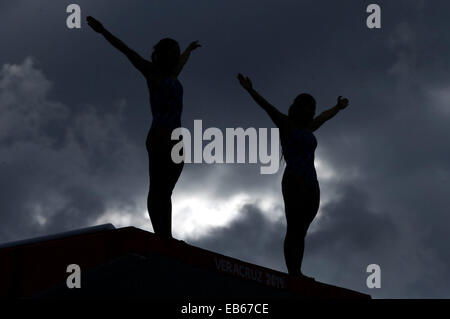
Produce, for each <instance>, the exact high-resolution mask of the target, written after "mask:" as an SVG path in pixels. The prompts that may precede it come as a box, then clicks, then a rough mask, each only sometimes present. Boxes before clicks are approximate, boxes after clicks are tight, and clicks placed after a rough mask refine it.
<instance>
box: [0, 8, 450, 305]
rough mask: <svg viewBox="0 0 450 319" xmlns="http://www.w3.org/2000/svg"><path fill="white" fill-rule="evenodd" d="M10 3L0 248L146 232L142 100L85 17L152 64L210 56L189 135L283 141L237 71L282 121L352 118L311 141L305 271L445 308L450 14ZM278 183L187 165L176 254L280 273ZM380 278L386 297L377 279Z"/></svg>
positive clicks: (187, 92)
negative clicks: (75, 21)
mask: <svg viewBox="0 0 450 319" xmlns="http://www.w3.org/2000/svg"><path fill="white" fill-rule="evenodd" d="M70 3H71V2H70V1H58V4H56V3H55V1H50V0H33V1H32V0H17V1H2V2H0V39H1V41H2V47H1V50H0V203H1V206H0V208H1V212H0V243H4V242H8V241H13V240H18V239H25V238H30V237H35V236H40V235H46V234H51V233H55V232H61V231H67V230H72V229H77V228H82V227H86V226H91V225H97V224H103V223H113V224H114V225H115V226H116V227H123V226H129V225H132V226H136V227H139V228H143V229H147V230H152V227H151V224H150V220H149V218H148V215H147V212H146V196H147V190H148V185H149V178H148V164H147V153H146V150H145V139H146V135H147V131H148V129H149V126H150V124H151V120H152V117H151V113H150V108H149V101H148V92H147V89H146V84H145V81H144V79H143V78H142V77H141V75H140V74H139V73H138V72H137V71H136V70H134V69H133V68H132V66H131V64H130V63H129V62H128V61H127V60H126V58H125V57H124V56H122V55H121V53H119V52H117V51H115V50H114V49H113V48H112V47H111V46H110V45H109V44H108V43H107V42H106V41H105V40H104V39H103V38H102V37H101V36H100V35H98V34H96V33H94V32H93V31H92V30H91V29H90V28H89V27H88V26H87V25H86V24H85V23H84V20H85V17H86V16H87V15H92V16H94V17H96V18H98V19H99V20H100V21H102V22H103V24H104V26H105V27H106V28H108V29H109V30H110V31H111V32H112V33H114V34H115V35H117V36H118V37H120V38H121V39H122V40H123V41H124V42H126V43H127V44H128V45H129V46H130V47H132V48H134V49H135V50H136V51H138V52H139V53H140V54H142V55H143V56H145V57H148V58H149V57H150V54H151V50H152V46H153V45H154V44H155V43H156V42H157V41H158V40H159V39H161V38H163V37H167V36H169V37H173V38H175V39H177V40H178V41H179V42H180V44H181V46H182V47H185V46H186V45H188V44H189V42H191V41H193V40H199V41H200V43H201V44H202V45H203V47H202V48H200V49H198V50H197V51H195V52H194V53H193V54H192V56H191V60H190V61H189V63H188V65H187V66H186V67H185V69H184V70H183V73H182V75H181V76H180V81H181V82H182V84H183V86H184V111H183V118H182V121H183V126H185V127H187V128H192V127H193V121H194V119H201V120H203V126H204V128H206V127H218V128H221V129H225V128H227V127H228V128H235V127H243V128H248V127H255V128H262V127H267V128H269V127H272V126H273V125H272V123H271V122H270V120H269V118H268V117H267V115H266V114H265V113H264V112H263V111H262V110H261V109H259V108H258V106H257V105H255V104H254V103H253V102H252V101H251V99H250V98H249V97H248V96H247V94H246V93H245V92H244V91H243V90H242V89H241V88H240V87H239V85H238V82H237V80H236V78H235V77H236V73H237V72H242V73H244V74H246V75H249V76H250V77H251V78H252V79H253V83H254V86H255V88H256V89H257V90H258V91H260V92H261V93H262V94H263V95H264V96H265V97H266V98H267V99H268V100H269V101H271V102H272V103H273V104H274V105H276V106H277V107H279V108H280V110H282V111H283V112H286V111H287V109H288V106H289V105H290V103H291V102H292V100H293V99H294V97H295V96H296V95H297V94H299V93H301V92H309V93H311V94H312V95H314V96H315V98H316V100H317V103H318V111H319V112H320V111H322V110H324V109H325V108H327V107H330V106H333V105H334V103H335V101H336V97H337V96H338V95H344V96H347V97H348V98H349V99H350V106H349V107H348V108H347V109H346V110H344V111H342V112H341V113H340V114H338V115H337V116H336V117H335V118H334V119H333V120H332V121H330V122H329V123H327V124H326V125H324V126H323V127H322V128H321V129H320V130H319V131H318V132H317V134H316V136H317V138H318V142H319V146H318V149H317V152H316V167H317V171H318V176H319V182H320V185H321V207H320V210H319V215H318V217H317V218H316V220H315V221H314V222H313V224H312V225H311V228H310V230H309V233H308V237H307V242H306V252H305V259H304V272H305V274H307V275H310V276H313V277H315V278H316V279H317V280H319V281H323V282H327V283H330V284H335V285H339V286H343V287H348V288H351V289H356V290H359V291H363V292H365V293H369V294H371V295H372V296H373V297H376V298H418V297H423V298H436V297H437V298H449V297H450V286H449V283H450V268H449V267H448V265H449V263H450V250H449V249H448V244H447V242H448V232H449V230H450V226H449V225H450V216H449V207H450V199H449V196H448V190H449V189H450V187H449V186H450V185H449V184H450V179H449V178H450V147H449V143H448V136H449V135H450V126H449V125H448V123H449V121H450V105H449V103H450V73H449V70H450V61H449V59H448V58H449V57H450V38H449V37H450V36H449V33H448V27H449V22H448V12H450V3H449V2H448V1H438V0H433V1H427V2H425V1H419V0H417V1H416V0H396V1H377V2H376V3H378V4H379V5H380V6H381V9H382V28H381V29H380V30H371V29H368V28H367V27H366V24H365V20H366V17H367V15H368V14H367V13H366V7H367V5H368V4H370V3H371V2H367V1H360V0H346V1H331V0H329V1H317V0H315V1H312V0H296V1H267V0H260V1H242V0H240V1H234V0H232V1H219V0H217V1H216V0H215V1H210V0H200V1H190V2H189V1H181V0H177V1H174V0H170V1H167V0H164V1H163V0H155V1H138V0H134V1H132V0H130V1H119V0H108V1H106V0H95V1H91V0H90V1H87V0H78V1H77V2H76V3H77V4H79V5H80V6H81V10H82V17H83V24H82V28H81V29H79V30H75V29H74V30H71V29H68V28H67V27H66V24H65V21H66V17H67V13H66V6H67V5H69V4H70ZM281 176H282V168H281V169H280V170H279V172H278V173H277V174H274V175H261V174H260V165H259V164H252V165H250V164H247V165H246V164H215V165H208V164H186V165H185V169H184V171H183V173H182V176H181V178H180V180H179V183H178V184H177V186H176V188H175V192H174V195H173V203H174V204H173V205H174V208H173V213H174V225H173V229H174V234H175V236H176V237H177V238H181V239H184V240H186V241H187V242H189V243H191V244H193V245H197V246H200V247H203V248H207V249H210V250H213V251H217V252H220V253H223V254H226V255H229V256H233V257H236V258H240V259H243V260H246V261H249V262H252V263H257V264H260V265H263V266H267V267H271V268H274V269H277V270H281V271H286V268H285V265H284V259H283V254H282V242H283V237H284V232H285V226H286V225H285V220H284V210H283V202H282V197H281V186H280V182H281ZM372 263H376V264H379V265H380V267H381V272H382V286H381V288H380V289H368V288H367V287H366V277H367V275H368V274H367V273H366V267H367V265H369V264H372Z"/></svg>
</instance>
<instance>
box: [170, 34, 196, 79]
mask: <svg viewBox="0 0 450 319" xmlns="http://www.w3.org/2000/svg"><path fill="white" fill-rule="evenodd" d="M199 47H201V45H200V44H199V43H198V41H194V42H192V43H191V44H189V46H188V47H187V48H186V50H184V52H183V53H181V55H180V60H179V61H178V65H177V68H176V70H175V72H176V73H175V74H176V75H178V74H180V72H181V70H182V69H183V67H184V65H185V64H186V62H187V61H188V60H189V56H190V55H191V52H192V51H194V50H195V49H197V48H199Z"/></svg>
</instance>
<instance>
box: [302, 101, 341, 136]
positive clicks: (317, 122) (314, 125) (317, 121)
mask: <svg viewBox="0 0 450 319" xmlns="http://www.w3.org/2000/svg"><path fill="white" fill-rule="evenodd" d="M347 106H348V99H345V98H344V99H343V98H342V96H339V97H338V100H337V104H336V105H335V106H333V107H332V108H330V109H328V110H326V111H324V112H322V113H320V115H318V116H316V117H315V118H314V120H313V121H312V122H311V124H310V129H311V130H312V131H313V132H314V131H315V130H317V129H318V128H319V127H321V126H322V124H323V123H325V122H326V121H328V120H329V119H331V118H333V117H334V116H335V115H336V114H337V113H338V112H339V111H340V110H343V109H345V108H346V107H347Z"/></svg>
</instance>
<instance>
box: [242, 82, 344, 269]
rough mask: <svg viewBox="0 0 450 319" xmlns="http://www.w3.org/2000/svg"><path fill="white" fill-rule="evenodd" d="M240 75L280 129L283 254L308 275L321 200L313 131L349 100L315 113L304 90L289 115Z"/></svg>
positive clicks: (289, 265)
mask: <svg viewBox="0 0 450 319" xmlns="http://www.w3.org/2000/svg"><path fill="white" fill-rule="evenodd" d="M238 79H239V82H240V83H241V85H242V87H243V88H244V89H245V90H247V91H248V93H249V94H250V95H251V96H252V98H253V99H254V100H255V102H256V103H257V104H259V105H260V106H261V107H262V108H263V109H264V110H265V111H266V112H267V114H268V115H269V116H270V118H271V119H272V121H273V122H274V123H275V125H276V126H277V127H278V128H279V130H280V140H281V148H282V152H283V156H284V158H285V161H286V168H285V170H284V174H283V179H282V182H281V187H282V192H283V199H284V207H285V213H286V222H287V230H286V237H285V239H284V258H285V261H286V266H287V269H288V272H289V274H290V275H293V276H302V277H306V276H304V275H303V273H302V272H301V266H302V261H303V251H304V249H305V237H306V232H307V230H308V227H309V225H310V224H311V222H312V221H313V219H314V217H315V216H316V214H317V211H318V209H319V202H320V188H319V183H318V181H317V175H316V169H315V167H314V151H315V149H316V147H317V141H316V138H315V137H314V134H313V132H314V131H315V130H317V129H318V128H319V127H320V126H321V125H322V124H323V123H325V122H326V121H328V120H329V119H331V118H332V117H333V116H335V115H336V114H337V113H338V112H339V110H342V109H344V108H346V107H347V105H348V100H347V99H342V97H341V96H339V97H338V101H337V104H336V106H334V107H332V108H331V109H329V110H327V111H325V112H323V113H321V114H320V115H319V116H317V117H314V115H315V112H316V101H315V100H314V98H313V97H312V96H311V95H309V94H306V93H302V94H300V95H298V96H297V97H296V98H295V100H294V102H293V104H292V105H291V106H290V107H289V112H288V115H285V114H283V113H281V112H280V111H279V110H278V109H277V108H276V107H274V106H273V105H271V104H270V103H269V102H267V101H266V100H265V99H264V98H263V97H262V96H261V95H259V94H258V92H256V91H255V90H254V89H253V85H252V82H251V81H250V79H249V78H248V77H244V76H243V75H242V74H240V73H239V74H238Z"/></svg>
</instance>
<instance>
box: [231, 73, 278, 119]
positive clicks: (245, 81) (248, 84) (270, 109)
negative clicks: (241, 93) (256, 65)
mask: <svg viewBox="0 0 450 319" xmlns="http://www.w3.org/2000/svg"><path fill="white" fill-rule="evenodd" d="M238 79H239V83H241V85H242V87H243V88H244V89H245V90H246V91H247V92H248V93H249V94H250V96H251V97H252V98H253V100H255V102H256V103H257V104H258V105H259V106H261V107H262V108H263V109H264V111H266V112H267V114H268V115H269V116H270V118H271V119H272V121H273V122H274V123H275V125H276V126H278V127H280V126H282V125H283V122H284V119H285V118H286V115H284V114H283V113H281V112H280V111H279V110H278V109H277V108H276V107H275V106H273V105H272V104H270V103H269V102H267V101H266V99H264V98H263V97H262V96H261V95H259V93H258V92H256V91H255V90H254V89H253V84H252V81H251V80H250V79H249V78H248V77H244V76H243V75H242V74H241V73H239V74H238Z"/></svg>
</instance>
